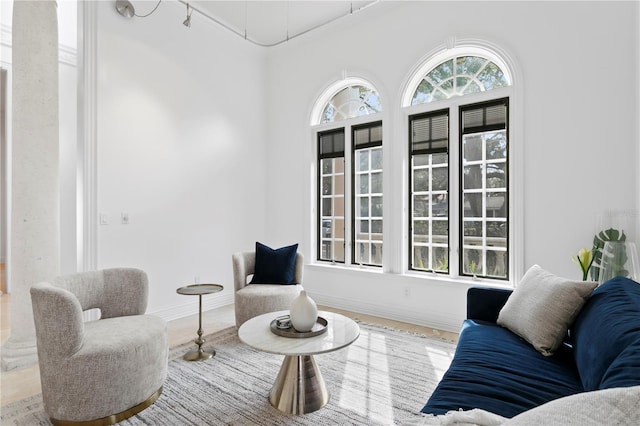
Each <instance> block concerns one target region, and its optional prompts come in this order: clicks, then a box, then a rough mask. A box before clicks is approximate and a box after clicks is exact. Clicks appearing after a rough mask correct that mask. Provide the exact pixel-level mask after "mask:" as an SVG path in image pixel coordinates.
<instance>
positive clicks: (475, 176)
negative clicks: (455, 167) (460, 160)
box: [463, 166, 482, 189]
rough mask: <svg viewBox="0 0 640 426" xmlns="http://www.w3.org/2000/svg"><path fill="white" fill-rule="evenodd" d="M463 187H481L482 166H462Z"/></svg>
mask: <svg viewBox="0 0 640 426" xmlns="http://www.w3.org/2000/svg"><path fill="white" fill-rule="evenodd" d="M463 179H464V189H482V166H466V167H465V168H464V176H463Z"/></svg>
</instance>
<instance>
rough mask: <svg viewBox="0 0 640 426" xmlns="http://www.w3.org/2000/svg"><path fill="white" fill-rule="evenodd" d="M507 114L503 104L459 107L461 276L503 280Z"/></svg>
mask: <svg viewBox="0 0 640 426" xmlns="http://www.w3.org/2000/svg"><path fill="white" fill-rule="evenodd" d="M507 110H508V102H507V100H506V99H501V100H499V101H496V102H486V103H483V104H480V105H471V106H463V107H460V116H461V121H462V123H461V124H462V132H461V133H462V134H461V145H462V149H461V153H462V167H461V170H460V181H461V182H462V194H461V201H460V204H461V206H462V228H463V232H462V234H461V242H460V246H461V247H462V256H461V258H460V268H461V270H462V273H463V274H464V275H476V276H483V277H493V278H508V271H507V265H508V262H507V256H508V244H507V241H508V235H509V232H508V229H509V221H508V218H509V215H508V206H509V202H508V197H509V186H508V173H507V153H508V144H507Z"/></svg>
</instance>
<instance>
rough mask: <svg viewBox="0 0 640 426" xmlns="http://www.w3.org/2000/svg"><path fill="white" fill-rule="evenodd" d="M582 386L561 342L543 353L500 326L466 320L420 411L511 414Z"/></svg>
mask: <svg viewBox="0 0 640 426" xmlns="http://www.w3.org/2000/svg"><path fill="white" fill-rule="evenodd" d="M525 367H526V368H525ZM580 391H582V384H581V382H580V377H579V376H578V372H577V371H576V369H575V366H574V364H573V358H572V356H571V353H570V352H568V350H567V349H566V348H565V347H564V346H563V347H562V348H561V349H559V350H558V353H557V354H556V355H554V356H549V357H545V356H543V355H541V354H540V353H539V352H538V351H537V350H535V349H534V348H533V346H531V345H530V344H528V343H527V342H525V341H524V340H523V339H521V338H520V337H518V336H517V335H515V334H513V333H512V332H510V331H509V330H507V329H505V328H503V327H500V326H497V325H495V324H491V323H488V322H483V321H473V320H466V321H465V322H464V324H463V327H462V330H461V332H460V337H459V340H458V347H457V349H456V353H455V356H454V358H453V361H452V363H451V366H450V367H449V369H448V370H447V372H446V373H445V375H444V377H443V379H442V380H441V381H440V383H439V384H438V387H437V388H436V390H435V391H434V393H433V394H432V395H431V397H430V398H429V400H428V401H427V404H426V405H425V406H424V407H423V409H422V412H423V413H432V414H438V415H439V414H444V413H446V412H447V411H450V410H456V411H457V410H459V409H463V410H470V409H472V408H481V409H483V410H487V411H490V412H492V413H496V414H499V415H501V416H504V417H513V416H515V415H517V414H519V413H521V412H523V411H526V410H528V409H531V408H533V407H537V406H538V405H541V404H544V403H545V402H548V401H551V400H553V399H557V398H561V397H564V396H567V395H571V394H574V393H576V392H580Z"/></svg>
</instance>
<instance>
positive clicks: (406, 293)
mask: <svg viewBox="0 0 640 426" xmlns="http://www.w3.org/2000/svg"><path fill="white" fill-rule="evenodd" d="M404 297H411V289H410V288H409V287H405V288H404Z"/></svg>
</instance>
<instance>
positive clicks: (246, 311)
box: [232, 252, 304, 327]
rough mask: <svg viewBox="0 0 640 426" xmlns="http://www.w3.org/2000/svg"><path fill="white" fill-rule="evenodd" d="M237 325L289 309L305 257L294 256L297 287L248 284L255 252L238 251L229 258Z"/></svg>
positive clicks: (300, 287) (295, 293)
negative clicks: (231, 266) (231, 268)
mask: <svg viewBox="0 0 640 426" xmlns="http://www.w3.org/2000/svg"><path fill="white" fill-rule="evenodd" d="M232 260H233V285H234V288H235V293H234V301H235V312H236V325H237V326H238V327H240V326H241V325H242V324H243V323H244V322H245V321H247V320H248V319H251V318H253V317H255V316H258V315H261V314H266V313H267V312H273V311H280V310H284V309H289V308H290V307H291V302H293V299H295V298H296V297H297V296H298V294H300V291H301V290H303V287H302V285H301V284H302V275H303V271H304V256H303V255H302V253H296V261H295V269H294V282H295V283H297V284H289V285H281V284H249V283H248V281H249V278H250V277H251V275H253V273H254V271H255V266H256V253H255V252H238V253H235V254H234V255H233V256H232Z"/></svg>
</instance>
